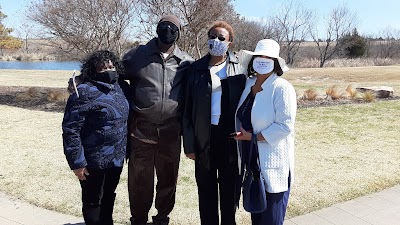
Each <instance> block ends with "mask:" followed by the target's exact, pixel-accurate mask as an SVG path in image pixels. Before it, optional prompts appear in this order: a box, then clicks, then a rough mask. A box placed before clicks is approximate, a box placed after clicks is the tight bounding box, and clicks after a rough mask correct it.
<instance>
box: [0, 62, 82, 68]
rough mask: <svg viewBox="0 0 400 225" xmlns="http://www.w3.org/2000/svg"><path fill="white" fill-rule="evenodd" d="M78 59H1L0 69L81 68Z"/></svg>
mask: <svg viewBox="0 0 400 225" xmlns="http://www.w3.org/2000/svg"><path fill="white" fill-rule="evenodd" d="M80 65H81V64H80V62H77V61H64V62H59V61H0V69H17V70H80Z"/></svg>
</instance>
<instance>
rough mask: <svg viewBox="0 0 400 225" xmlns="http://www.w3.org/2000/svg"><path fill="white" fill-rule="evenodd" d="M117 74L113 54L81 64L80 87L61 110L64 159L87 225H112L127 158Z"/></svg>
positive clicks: (96, 54)
mask: <svg viewBox="0 0 400 225" xmlns="http://www.w3.org/2000/svg"><path fill="white" fill-rule="evenodd" d="M122 71H123V69H122V66H121V64H120V63H119V62H118V58H117V57H116V56H115V55H114V53H112V52H110V51H106V50H102V51H96V52H94V53H93V54H91V55H90V56H89V57H88V58H87V59H86V60H85V61H84V62H83V64H82V68H81V78H83V83H81V84H80V85H79V86H78V87H76V90H77V91H76V92H75V93H73V94H72V95H71V96H70V97H69V99H68V102H67V105H66V108H65V113H64V119H63V122H62V129H63V144H64V154H65V156H66V158H67V161H68V164H69V166H70V168H71V170H73V172H74V173H75V175H76V176H77V177H78V179H79V181H80V184H81V188H82V204H83V206H82V213H83V217H84V220H85V223H86V224H87V225H92V224H102V225H106V224H107V225H108V224H113V219H112V213H113V207H114V201H115V195H116V194H115V193H114V192H115V189H116V187H117V185H118V183H119V178H120V174H121V171H122V166H123V163H124V158H125V153H126V145H127V127H128V126H127V119H128V114H129V104H128V101H127V99H126V96H125V93H124V92H123V91H122V88H121V86H120V84H119V82H118V77H119V73H121V72H122ZM121 85H122V86H123V85H125V83H121Z"/></svg>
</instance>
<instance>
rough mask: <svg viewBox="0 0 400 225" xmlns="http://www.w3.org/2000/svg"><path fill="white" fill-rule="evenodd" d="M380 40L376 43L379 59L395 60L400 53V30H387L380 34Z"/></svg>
mask: <svg viewBox="0 0 400 225" xmlns="http://www.w3.org/2000/svg"><path fill="white" fill-rule="evenodd" d="M379 36H380V39H378V40H377V41H376V45H377V47H378V54H377V57H378V58H394V57H396V55H397V56H399V52H400V30H396V29H393V28H390V27H388V28H386V29H384V30H382V31H380V32H379Z"/></svg>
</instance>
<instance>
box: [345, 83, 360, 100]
mask: <svg viewBox="0 0 400 225" xmlns="http://www.w3.org/2000/svg"><path fill="white" fill-rule="evenodd" d="M346 93H347V95H348V97H349V98H350V99H356V98H357V95H358V92H357V90H355V89H354V88H353V86H352V85H349V86H347V88H346Z"/></svg>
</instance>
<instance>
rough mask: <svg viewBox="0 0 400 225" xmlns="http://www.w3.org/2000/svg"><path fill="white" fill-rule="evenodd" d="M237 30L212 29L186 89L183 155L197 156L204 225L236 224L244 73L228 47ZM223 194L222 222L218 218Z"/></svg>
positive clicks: (226, 27) (223, 24)
mask: <svg viewBox="0 0 400 225" xmlns="http://www.w3.org/2000/svg"><path fill="white" fill-rule="evenodd" d="M233 39H234V32H233V29H232V27H231V26H230V25H229V24H228V23H226V22H224V21H216V22H215V23H214V24H213V25H212V26H211V28H210V29H209V31H208V46H209V54H207V55H206V56H204V57H203V58H201V59H199V60H197V61H195V62H194V63H193V64H192V65H191V66H190V68H189V71H188V77H187V84H186V89H185V109H184V116H183V142H184V150H185V154H186V156H187V157H188V158H190V159H193V160H195V173H196V182H197V187H198V194H199V210H200V219H201V224H203V225H204V224H207V225H219V224H223V225H224V224H226V225H230V224H236V223H235V212H236V208H237V205H238V201H239V196H240V183H239V182H238V181H239V179H238V177H239V167H238V153H237V144H236V141H235V140H234V139H232V138H230V137H229V135H230V134H231V133H233V132H235V111H236V107H237V105H238V102H239V99H240V96H241V93H242V91H243V88H244V85H245V82H246V76H245V74H244V71H245V70H244V68H243V67H242V66H241V65H240V64H239V63H238V59H237V57H236V55H235V54H233V53H232V52H229V51H228V49H229V48H230V47H231V45H232V41H233ZM218 196H219V197H220V212H221V223H220V222H219V210H218Z"/></svg>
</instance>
